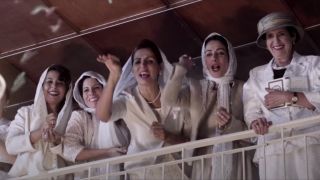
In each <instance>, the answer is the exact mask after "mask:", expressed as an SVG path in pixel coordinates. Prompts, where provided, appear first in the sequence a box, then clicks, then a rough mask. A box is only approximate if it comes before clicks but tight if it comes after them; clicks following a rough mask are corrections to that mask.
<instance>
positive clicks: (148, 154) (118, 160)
mask: <svg viewBox="0 0 320 180" xmlns="http://www.w3.org/2000/svg"><path fill="white" fill-rule="evenodd" d="M316 124H317V125H319V124H320V116H314V117H309V118H303V119H299V120H295V121H291V122H288V123H283V124H277V125H272V126H271V127H270V128H269V133H274V132H278V133H281V138H279V139H276V140H271V141H265V142H264V143H262V144H259V145H252V146H247V147H243V148H237V149H232V150H228V151H223V152H217V153H211V154H205V155H201V156H194V157H192V156H190V155H189V154H190V151H192V150H194V149H196V148H201V147H207V146H211V145H217V144H221V143H227V142H232V141H236V140H245V139H246V140H248V139H250V138H255V137H258V136H259V135H256V134H255V133H254V131H253V130H247V131H242V132H238V133H232V134H227V135H223V136H219V137H213V138H208V139H203V140H198V141H193V142H187V143H183V144H178V145H172V146H168V147H164V148H161V149H155V150H152V151H145V152H141V153H137V154H132V155H126V156H119V157H114V158H108V159H103V160H98V161H93V162H88V163H83V164H79V165H73V166H68V167H64V168H60V169H55V170H51V171H48V172H43V173H41V174H38V175H37V176H24V177H20V178H17V179H48V178H54V177H58V176H64V175H68V174H69V175H70V174H79V172H86V177H82V178H81V179H88V180H90V179H114V178H119V177H122V178H125V179H126V178H127V177H128V174H130V173H132V172H140V173H144V174H145V173H146V171H148V170H150V169H154V168H160V169H161V171H162V179H165V176H164V174H165V173H166V172H165V167H168V166H169V167H171V166H174V165H179V167H180V168H181V179H185V178H186V177H185V176H184V172H185V171H186V168H187V166H188V164H191V163H192V162H194V161H200V162H202V163H201V164H202V171H203V161H204V159H212V158H213V157H214V156H216V157H217V156H220V157H221V158H222V159H223V157H224V156H225V155H229V154H234V153H241V155H242V161H243V162H242V164H243V167H245V162H244V160H245V158H244V156H245V152H248V151H250V150H254V149H257V148H260V147H262V148H263V150H265V147H266V146H267V145H270V144H273V143H280V144H282V150H283V151H282V152H283V153H284V150H285V146H284V142H285V141H291V140H293V139H297V138H302V139H305V140H306V137H308V136H312V135H315V134H320V131H316V132H310V133H306V134H298V135H293V136H288V137H286V136H285V135H284V134H285V133H284V132H285V130H286V129H289V128H303V127H310V126H315V125H316ZM305 148H307V143H305ZM305 152H306V157H307V156H308V154H307V151H305ZM172 153H179V154H180V155H181V158H179V159H176V160H171V161H168V162H162V163H158V164H153V165H148V166H143V167H139V168H133V169H129V170H121V171H116V172H114V171H113V172H109V171H108V170H109V169H110V168H109V167H111V166H113V165H119V164H123V163H125V162H130V161H137V160H141V159H143V158H152V157H153V158H154V157H159V156H162V155H168V154H172ZM264 155H265V154H264ZM264 159H265V158H264ZM283 161H285V158H284V159H283ZM222 162H223V161H222ZM283 164H285V163H283ZM222 167H223V166H222ZM97 169H104V170H106V169H107V171H105V172H104V173H100V174H97V173H92V172H94V171H96V170H97ZM222 171H223V168H222ZM307 172H308V166H307ZM222 173H223V172H222ZM242 176H243V179H246V169H245V168H243V169H242ZM284 177H286V175H285V171H284ZM307 177H308V175H307Z"/></svg>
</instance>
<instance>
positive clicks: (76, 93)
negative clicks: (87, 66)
mask: <svg viewBox="0 0 320 180" xmlns="http://www.w3.org/2000/svg"><path fill="white" fill-rule="evenodd" d="M85 76H89V77H90V78H94V79H96V80H97V81H98V82H99V83H100V84H102V86H103V87H104V86H105V85H106V83H107V82H106V79H105V78H104V77H103V76H101V75H100V74H98V73H96V72H94V71H86V72H84V73H82V74H81V76H80V77H79V78H78V80H77V81H76V83H75V85H74V89H73V97H74V99H75V100H76V101H77V103H78V104H79V106H80V107H81V108H82V109H83V110H85V111H87V112H89V113H93V112H95V109H93V108H90V107H88V106H87V105H86V104H85V102H84V100H83V97H82V96H81V93H80V91H79V87H78V86H79V82H80V81H81V79H83V77H85Z"/></svg>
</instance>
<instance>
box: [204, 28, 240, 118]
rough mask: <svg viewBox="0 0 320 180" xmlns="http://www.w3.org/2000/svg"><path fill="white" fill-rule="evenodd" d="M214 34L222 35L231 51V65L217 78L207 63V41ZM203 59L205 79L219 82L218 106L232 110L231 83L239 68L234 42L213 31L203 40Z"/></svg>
mask: <svg viewBox="0 0 320 180" xmlns="http://www.w3.org/2000/svg"><path fill="white" fill-rule="evenodd" d="M213 36H220V37H222V38H223V39H225V40H226V42H227V44H228V47H227V48H228V53H229V66H228V70H227V72H226V73H225V74H224V75H223V76H222V77H219V78H215V77H212V76H211V75H210V72H209V70H208V67H207V64H206V62H205V49H206V43H208V42H207V40H208V39H209V38H211V37H213ZM201 59H202V66H203V76H204V77H205V79H207V80H209V81H214V82H215V83H216V84H218V97H217V98H218V107H224V108H226V109H227V111H228V112H230V111H229V110H230V100H229V97H230V83H232V82H233V79H234V75H235V73H236V70H237V59H236V55H235V52H234V48H233V46H232V44H231V43H230V42H229V41H228V39H226V38H225V37H223V36H222V35H220V34H218V33H215V32H214V33H211V34H209V35H208V36H207V37H206V39H205V40H204V42H203V45H202V50H201Z"/></svg>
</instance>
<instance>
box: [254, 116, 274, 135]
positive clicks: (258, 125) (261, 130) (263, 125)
mask: <svg viewBox="0 0 320 180" xmlns="http://www.w3.org/2000/svg"><path fill="white" fill-rule="evenodd" d="M271 125H272V122H271V121H267V119H266V118H259V119H256V120H254V121H252V123H251V125H250V128H251V129H253V130H254V132H255V133H256V134H261V135H263V134H266V133H268V129H269V127H270V126H271Z"/></svg>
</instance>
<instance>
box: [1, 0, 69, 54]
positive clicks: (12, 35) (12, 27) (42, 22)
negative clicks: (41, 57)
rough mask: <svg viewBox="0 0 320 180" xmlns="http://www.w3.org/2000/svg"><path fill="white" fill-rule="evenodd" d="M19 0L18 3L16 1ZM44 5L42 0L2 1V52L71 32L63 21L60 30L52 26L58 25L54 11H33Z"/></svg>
mask: <svg viewBox="0 0 320 180" xmlns="http://www.w3.org/2000/svg"><path fill="white" fill-rule="evenodd" d="M15 2H17V3H15ZM40 6H43V3H42V2H41V1H40V0H28V1H22V0H21V1H13V0H2V1H1V3H0V17H1V18H0V24H1V30H0V52H4V51H8V50H12V49H16V48H20V47H23V46H27V45H31V44H34V43H37V42H40V41H44V40H48V39H51V38H54V37H57V36H61V35H63V34H67V33H71V32H72V31H71V29H69V28H68V26H66V25H65V24H64V23H63V22H62V21H60V23H61V26H60V28H59V29H58V31H56V32H55V31H52V30H51V29H50V26H52V25H57V23H58V21H59V18H58V16H56V15H55V14H54V13H53V14H51V15H47V16H46V15H45V13H44V12H43V11H42V12H40V13H38V14H36V15H32V14H31V12H32V11H33V10H35V9H36V8H37V7H38V8H39V7H40Z"/></svg>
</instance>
